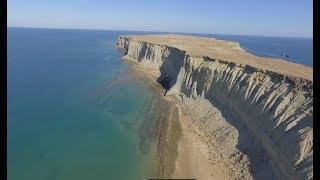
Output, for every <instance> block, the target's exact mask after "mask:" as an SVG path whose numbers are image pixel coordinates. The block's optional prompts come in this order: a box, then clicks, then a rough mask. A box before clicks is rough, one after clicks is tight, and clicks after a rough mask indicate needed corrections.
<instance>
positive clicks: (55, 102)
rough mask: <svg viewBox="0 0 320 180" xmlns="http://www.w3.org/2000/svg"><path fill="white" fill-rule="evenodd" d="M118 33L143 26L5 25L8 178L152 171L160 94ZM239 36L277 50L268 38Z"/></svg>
mask: <svg viewBox="0 0 320 180" xmlns="http://www.w3.org/2000/svg"><path fill="white" fill-rule="evenodd" d="M120 34H146V33H143V32H120V31H95V30H62V29H60V30H59V29H24V28H8V59H7V61H8V119H7V121H8V161H7V163H8V170H7V171H8V179H10V180H15V179H19V180H20V179H25V180H28V179H30V180H37V179H42V180H45V179H68V180H70V179H142V178H143V177H144V178H145V177H149V176H150V172H151V171H153V169H152V168H151V167H152V165H151V163H152V162H151V160H152V157H153V155H154V151H153V149H154V144H155V142H156V137H155V132H154V127H155V125H156V122H155V120H156V119H157V116H158V113H159V112H158V109H159V108H158V98H159V97H158V96H159V95H158V94H157V92H155V91H153V90H152V88H150V87H149V84H148V83H146V82H145V81H143V80H140V79H137V78H135V77H134V76H133V75H132V74H130V73H129V71H128V67H127V65H126V64H124V63H123V62H122V61H121V60H120V57H121V54H120V53H119V52H118V51H117V50H116V49H115V48H114V44H115V43H116V41H117V38H118V36H119V35H120ZM153 34H154V33H153ZM228 38H229V40H237V38H236V37H233V36H226V37H224V39H228ZM239 41H240V43H241V45H243V46H244V48H245V49H246V50H249V51H252V52H255V53H257V54H259V53H262V52H264V53H265V54H266V55H267V56H271V57H272V56H273V55H275V54H278V49H279V48H277V45H275V44H274V43H271V42H274V41H273V40H270V43H265V44H264V45H263V46H257V44H259V43H261V42H260V40H259V38H258V40H257V39H256V40H254V39H251V40H250V38H249V39H248V38H247V39H246V38H243V37H242V39H239ZM245 42H247V43H245ZM266 42H268V41H266ZM290 42H291V41H281V42H279V43H280V46H286V45H287V46H288V47H289V49H290V47H291V46H290V44H291V43H290ZM310 42H311V43H312V41H310ZM276 44H277V43H276ZM293 44H296V45H294V46H295V48H298V49H301V48H300V46H301V47H304V49H307V51H306V52H304V51H296V52H295V53H297V54H298V55H297V57H299V56H301V57H306V59H308V58H310V56H309V55H310V52H309V50H310V49H309V48H308V47H309V46H305V45H304V44H303V43H300V44H299V43H297V42H295V43H293ZM296 46H297V47H296ZM266 47H267V48H266ZM266 49H268V50H266ZM302 49H303V48H302ZM311 52H312V51H311ZM304 54H307V55H304ZM311 55H312V53H311ZM297 62H298V61H297ZM304 62H306V63H305V64H308V63H309V62H308V61H307V60H305V61H304ZM311 62H312V61H311ZM309 64H310V63H309ZM311 65H312V64H311Z"/></svg>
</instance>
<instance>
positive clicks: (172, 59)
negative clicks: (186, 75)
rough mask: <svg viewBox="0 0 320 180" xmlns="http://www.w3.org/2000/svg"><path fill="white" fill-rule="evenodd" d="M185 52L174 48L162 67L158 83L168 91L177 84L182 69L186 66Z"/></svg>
mask: <svg viewBox="0 0 320 180" xmlns="http://www.w3.org/2000/svg"><path fill="white" fill-rule="evenodd" d="M184 59H185V52H183V51H181V50H179V49H176V48H172V49H170V53H169V55H168V56H167V57H166V58H164V61H163V62H162V64H161V66H160V76H159V77H158V78H157V79H156V81H157V82H158V83H159V84H160V85H161V86H162V87H163V88H164V89H165V90H166V92H165V93H164V95H166V93H167V91H168V90H170V89H171V87H172V86H173V85H174V84H175V83H176V81H177V77H178V74H179V72H180V69H181V68H182V66H183V64H184Z"/></svg>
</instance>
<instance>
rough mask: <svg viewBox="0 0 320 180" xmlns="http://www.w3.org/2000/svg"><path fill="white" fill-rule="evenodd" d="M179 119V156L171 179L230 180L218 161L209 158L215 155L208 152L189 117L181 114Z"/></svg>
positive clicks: (205, 144)
mask: <svg viewBox="0 0 320 180" xmlns="http://www.w3.org/2000/svg"><path fill="white" fill-rule="evenodd" d="M180 117H181V118H179V121H180V124H181V127H182V136H181V137H180V140H179V144H178V153H179V155H178V159H177V161H176V169H175V172H174V174H173V178H195V179H230V177H229V176H228V174H227V172H226V169H225V168H224V167H223V165H222V164H220V162H219V159H218V158H217V159H216V158H211V157H212V154H216V155H217V153H216V152H214V151H212V150H211V151H210V150H209V147H208V145H207V143H206V142H205V140H204V139H203V138H202V136H201V132H200V131H198V129H197V128H196V127H195V125H194V124H193V123H191V122H192V121H191V120H190V119H189V117H188V116H184V115H182V114H181V115H180ZM213 156H214V155H213Z"/></svg>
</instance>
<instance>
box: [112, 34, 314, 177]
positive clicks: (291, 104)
mask: <svg viewBox="0 0 320 180" xmlns="http://www.w3.org/2000/svg"><path fill="white" fill-rule="evenodd" d="M116 47H119V48H121V49H123V50H124V53H123V55H124V57H123V58H124V59H127V60H131V61H133V62H135V63H136V64H138V67H137V68H136V69H140V71H141V74H149V75H150V74H153V76H151V78H150V79H151V81H153V82H155V81H156V82H157V83H159V84H161V86H162V87H163V89H164V90H165V93H164V96H165V97H164V98H166V99H171V100H173V101H174V104H176V105H177V107H178V109H179V111H178V112H179V114H182V116H179V124H180V125H181V127H182V131H181V133H182V136H181V138H180V139H179V142H178V143H177V148H176V149H177V150H176V151H178V155H177V159H176V163H175V165H174V166H172V165H171V164H172V163H171V164H170V166H171V167H174V169H175V171H173V173H172V176H175V177H176V176H178V177H180V176H181V174H188V176H195V174H197V173H198V172H197V165H194V164H198V163H197V162H199V161H200V160H201V158H200V156H199V157H197V158H194V159H192V158H190V157H192V155H190V154H191V153H192V152H193V150H196V151H197V153H196V154H203V157H207V158H208V159H207V160H204V161H203V162H202V163H201V169H206V168H205V167H204V166H206V167H208V168H207V169H208V170H207V172H208V171H211V170H210V168H209V167H211V165H216V167H215V168H213V170H212V171H213V174H206V175H205V177H204V178H205V179H208V178H209V177H210V176H211V177H212V176H218V175H216V174H219V173H216V170H217V171H219V170H221V171H220V172H226V173H225V174H224V175H225V176H227V177H223V173H222V174H221V173H220V174H219V175H220V177H216V178H218V179H312V177H313V164H312V162H313V142H312V139H313V135H312V133H313V126H312V122H313V80H312V74H313V70H312V68H309V67H305V66H303V65H300V64H295V63H292V62H287V61H283V60H280V59H270V58H265V57H257V56H254V55H252V54H249V53H246V52H244V51H242V49H241V47H240V46H239V44H237V43H236V42H230V41H223V40H215V39H209V38H198V37H193V36H181V35H149V36H148V35H145V36H120V37H119V40H118V43H117V44H116ZM288 69H290V70H288ZM291 70H292V71H291ZM149 75H145V76H149ZM168 115H169V114H168ZM183 117H186V118H183ZM182 119H187V120H185V121H183V120H182ZM184 122H187V123H190V124H191V125H194V128H191V127H193V126H190V124H189V125H187V126H186V125H185V123H184ZM168 127H170V126H168ZM197 130H198V131H197ZM168 132H170V131H168ZM188 132H192V136H188ZM196 136H197V137H199V139H200V140H199V139H196V138H194V137H196ZM161 139H164V138H162V137H160V140H161ZM195 139H196V140H195ZM192 142H196V143H192ZM199 142H202V144H201V143H200V144H199ZM197 143H198V144H197ZM205 145H207V146H205ZM195 147H198V148H195ZM199 147H201V148H199ZM183 154H189V155H184V156H183ZM193 154H194V153H193ZM212 159H213V160H216V162H212ZM189 161H193V162H192V163H189ZM206 161H209V164H210V165H208V162H206ZM170 162H172V161H170ZM186 164H193V165H194V167H192V168H191V167H190V165H189V167H188V166H186ZM166 166H168V164H166ZM192 170H193V171H192ZM183 171H184V172H183ZM169 174H171V173H169ZM198 174H203V173H198ZM197 176H199V175H197ZM166 177H167V176H166ZM197 178H199V177H197Z"/></svg>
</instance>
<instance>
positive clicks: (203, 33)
mask: <svg viewBox="0 0 320 180" xmlns="http://www.w3.org/2000/svg"><path fill="white" fill-rule="evenodd" d="M7 28H20V29H58V30H59V29H61V30H93V31H124V32H126V31H128V32H150V33H172V34H190V35H192V34H201V35H230V36H256V37H277V38H305V39H313V37H312V36H311V37H299V36H271V35H269V36H268V35H251V34H223V33H206V32H174V31H171V32H170V31H148V30H126V29H90V28H63V27H22V26H7Z"/></svg>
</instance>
